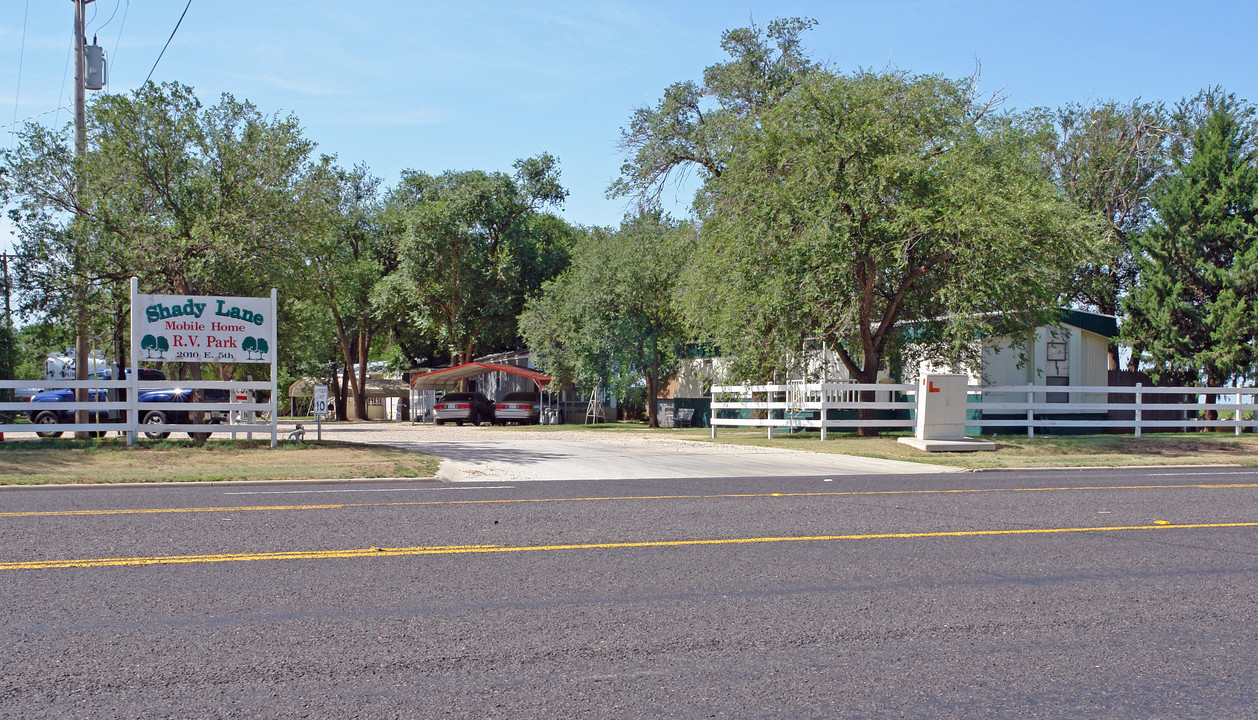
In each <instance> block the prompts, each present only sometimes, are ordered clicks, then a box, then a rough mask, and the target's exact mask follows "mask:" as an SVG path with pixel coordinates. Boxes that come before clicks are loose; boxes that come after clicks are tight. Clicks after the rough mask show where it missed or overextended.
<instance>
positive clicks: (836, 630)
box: [0, 468, 1258, 719]
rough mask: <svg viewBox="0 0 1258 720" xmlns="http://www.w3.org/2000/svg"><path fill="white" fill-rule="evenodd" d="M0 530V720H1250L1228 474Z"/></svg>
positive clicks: (126, 504) (750, 487)
mask: <svg viewBox="0 0 1258 720" xmlns="http://www.w3.org/2000/svg"><path fill="white" fill-rule="evenodd" d="M0 533H3V535H2V537H3V539H4V542H3V544H2V549H0V597H2V598H3V602H4V606H5V609H4V612H3V614H0V649H2V652H0V663H2V669H3V673H2V679H0V716H3V717H22V718H66V717H74V718H98V717H99V718H114V717H127V718H168V717H169V718H190V717H198V718H206V717H242V718H253V717H283V718H288V717H312V718H313V717H318V718H327V717H363V718H377V717H380V718H393V717H401V718H410V717H420V718H426V717H454V718H548V719H551V718H645V717H669V718H699V717H718V718H834V717H844V718H1033V717H1045V718H1255V717H1258V677H1256V675H1258V672H1256V669H1255V668H1256V667H1258V659H1256V658H1258V654H1256V651H1258V622H1256V621H1258V471H1254V470H1248V469H1241V468H1204V469H1200V468H1199V469H1192V470H1175V469H1166V468H1158V469H1149V470H1104V471H1086V472H1085V471H1052V472H1033V473H1013V472H986V473H962V474H950V475H931V476H889V475H882V476H854V477H846V478H834V479H833V480H832V481H831V482H825V481H824V480H823V479H822V478H819V477H812V478H775V479H771V480H762V479H755V478H741V479H726V480H721V479H709V480H696V479H686V480H667V481H665V480H654V481H629V480H623V481H600V482H590V481H572V482H549V483H520V484H512V483H461V484H450V483H414V484H371V483H341V484H325V485H253V486H212V487H206V486H200V487H172V488H153V487H150V488H144V487H132V488H87V489H73V490H51V489H6V490H4V491H0ZM66 561H72V562H66Z"/></svg>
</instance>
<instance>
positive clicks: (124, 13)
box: [105, 0, 131, 83]
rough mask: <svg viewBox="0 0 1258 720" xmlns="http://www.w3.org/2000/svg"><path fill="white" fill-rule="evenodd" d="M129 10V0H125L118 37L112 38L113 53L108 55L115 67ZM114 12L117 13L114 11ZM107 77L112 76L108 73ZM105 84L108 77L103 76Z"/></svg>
mask: <svg viewBox="0 0 1258 720" xmlns="http://www.w3.org/2000/svg"><path fill="white" fill-rule="evenodd" d="M130 10H131V0H127V6H126V7H125V8H124V9H123V11H122V22H121V23H119V24H118V37H116V38H114V51H113V52H112V53H110V57H111V58H112V60H111V62H113V63H114V66H115V67H117V65H118V43H119V42H121V41H122V29H123V28H125V27H126V26H127V12H128V11H130ZM115 12H117V10H116V9H115ZM106 25H108V23H106ZM109 75H113V73H109ZM105 82H106V83H108V82H109V76H108V75H106V76H105Z"/></svg>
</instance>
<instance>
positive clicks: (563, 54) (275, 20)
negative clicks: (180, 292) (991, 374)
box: [0, 0, 1258, 244]
mask: <svg viewBox="0 0 1258 720" xmlns="http://www.w3.org/2000/svg"><path fill="white" fill-rule="evenodd" d="M185 1H186V0H185ZM185 1H180V0H163V1H162V2H158V1H157V0H96V2H94V3H93V4H92V5H90V6H89V7H88V17H89V19H90V21H89V23H88V35H89V38H90V36H92V35H93V34H97V35H98V36H99V41H98V42H99V44H100V45H102V46H103V47H104V48H105V50H106V52H107V53H108V55H109V59H110V86H109V90H110V91H112V92H127V91H129V90H131V89H133V88H135V87H137V86H138V85H139V84H140V83H142V82H143V81H144V78H145V77H146V76H147V75H148V73H149V72H150V70H151V69H152V68H153V65H154V62H155V61H156V60H157V57H158V54H159V53H160V52H161V49H162V45H163V44H164V43H165V42H166V40H167V38H168V37H170V33H171V30H172V29H173V28H174V27H175V23H176V21H177V20H178V19H179V15H180V13H181V12H183V10H184V6H185ZM784 16H805V17H811V18H814V19H815V20H817V21H818V23H819V25H818V26H817V27H816V28H815V29H814V30H813V31H811V32H810V33H808V35H807V36H806V38H805V42H806V45H807V48H808V49H809V51H810V53H811V55H812V56H813V57H814V58H815V59H818V60H824V61H828V62H830V63H832V64H833V65H835V66H836V67H838V68H839V69H853V68H857V67H874V68H881V67H885V66H887V65H892V66H894V67H897V68H899V69H903V70H909V71H912V72H917V73H941V74H945V75H949V76H954V77H965V76H969V75H970V74H971V73H972V72H973V71H974V69H975V67H976V64H980V63H981V66H982V88H983V89H984V90H986V91H1002V92H1003V94H1004V95H1005V96H1006V97H1007V102H1006V106H1007V107H1013V108H1028V107H1032V106H1037V105H1038V106H1049V107H1058V106H1061V105H1063V104H1065V103H1068V102H1083V103H1087V102H1090V101H1095V100H1104V99H1109V98H1113V99H1118V100H1130V99H1134V98H1137V97H1140V98H1144V99H1146V100H1163V101H1166V102H1167V103H1173V102H1174V101H1176V100H1178V99H1180V98H1182V97H1185V96H1188V95H1192V94H1194V93H1195V92H1196V91H1197V90H1199V89H1201V88H1203V87H1205V86H1208V85H1214V84H1219V85H1223V86H1224V87H1225V88H1227V89H1228V90H1230V91H1233V92H1235V93H1236V94H1237V95H1238V96H1240V97H1242V98H1245V99H1247V100H1251V101H1255V100H1258V88H1256V87H1255V86H1256V84H1258V64H1256V63H1255V56H1256V53H1255V50H1254V48H1255V42H1254V38H1255V37H1256V36H1258V12H1256V11H1255V8H1254V6H1253V4H1252V1H1251V2H1240V1H1235V2H1233V1H1225V0H1198V1H1197V2H1192V3H1185V2H1159V1H1156V0H1155V1H1145V2H1127V1H1125V0H1120V1H1114V2H1073V1H1060V0H1059V1H1057V2H1014V1H1012V0H1010V1H1009V2H994V1H984V0H953V1H944V0H938V1H927V0H887V1H884V2H876V1H874V0H867V1H865V2H847V1H841V2H746V1H745V0H744V1H743V2H738V1H734V2H730V1H728V0H727V1H725V2H715V1H709V0H703V1H700V2H685V1H684V0H676V1H674V2H606V1H601V0H586V1H584V2H567V1H558V0H554V1H546V0H539V1H536V2H528V1H527V0H526V1H524V2H518V1H517V2H497V1H493V2H490V1H485V2H477V1H475V0H469V1H468V2H462V3H459V2H441V3H436V2H373V1H371V0H364V1H362V2H345V1H344V0H340V1H339V2H325V1H324V0H303V2H287V1H283V0H279V1H274V2H266V1H262V0H255V1H254V2H239V1H238V0H192V3H191V7H190V8H189V10H188V13H187V16H186V17H185V19H184V21H183V24H182V26H181V27H180V28H179V31H178V32H177V33H176V34H175V36H174V39H173V41H172V42H171V44H170V47H169V48H168V49H167V50H166V53H165V56H164V57H163V58H162V60H161V62H160V63H159V64H157V67H156V70H155V71H154V72H153V78H154V79H155V80H178V81H180V82H183V83H185V84H188V85H191V86H193V87H194V88H195V89H196V90H197V93H198V94H199V95H200V97H201V98H202V101H203V102H205V103H206V104H211V103H213V102H214V101H215V100H216V99H217V97H218V96H219V94H220V93H224V92H230V93H232V94H234V95H235V96H236V97H238V98H247V99H249V100H252V101H253V102H254V103H255V104H256V105H257V106H258V107H259V108H260V109H261V110H262V111H263V112H267V113H272V112H281V113H289V112H291V113H293V114H295V115H296V116H297V117H298V118H300V120H301V122H302V125H303V127H304V128H305V132H306V135H307V136H308V137H309V138H311V139H312V140H314V141H315V142H317V143H318V144H319V150H320V152H324V153H328V154H334V155H336V156H337V157H338V161H339V162H340V163H341V164H343V165H346V166H350V165H354V164H357V163H363V164H366V165H367V166H368V167H370V168H371V170H372V171H373V172H374V173H375V174H376V175H378V176H380V177H381V178H383V179H384V181H385V184H386V185H392V184H394V183H395V182H396V181H397V179H398V174H399V172H400V171H401V170H403V169H408V168H410V169H417V170H424V171H427V172H433V173H436V172H441V171H443V170H451V169H455V170H466V169H483V170H507V171H509V170H510V168H511V163H512V162H513V161H514V160H515V159H517V158H521V157H526V156H530V155H534V154H537V153H540V152H549V153H551V154H553V155H556V156H557V157H558V158H559V159H560V162H561V167H562V171H563V181H564V184H565V186H566V187H567V188H568V189H569V191H570V193H571V194H570V197H569V200H568V202H567V204H566V206H565V208H564V210H563V215H564V216H565V217H566V218H568V219H569V220H570V221H572V222H577V223H582V224H596V225H614V224H616V223H618V222H619V220H620V218H621V216H622V214H623V211H624V202H623V201H621V200H608V199H607V198H605V196H604V189H605V188H606V187H607V185H608V183H610V182H611V181H612V180H613V179H614V177H615V176H616V174H617V172H618V169H619V167H620V164H621V162H622V158H621V157H620V154H619V153H618V151H617V139H618V134H619V130H620V128H621V127H622V126H623V125H624V124H625V123H626V121H627V120H628V118H629V116H630V113H631V112H632V111H633V109H634V108H636V107H639V106H642V105H649V104H654V103H655V102H656V101H657V100H658V99H659V97H660V96H661V94H662V92H663V90H664V88H665V87H666V86H667V85H669V84H670V83H673V82H676V81H679V80H687V79H698V78H700V76H701V73H702V71H703V68H704V67H705V66H707V65H710V64H712V63H714V62H718V61H720V60H721V59H722V57H723V56H722V53H721V51H720V48H719V40H720V34H721V31H722V30H724V29H727V28H731V27H739V26H744V25H746V24H747V23H748V22H749V21H750V20H752V19H754V20H755V21H756V22H758V23H761V24H764V23H767V22H768V21H769V20H771V19H773V18H775V17H784ZM111 18H112V19H111ZM24 22H25V27H24ZM72 27H73V4H72V3H71V2H68V1H67V0H29V2H28V0H0V126H6V127H0V147H5V148H7V147H12V146H13V144H14V142H15V140H14V138H13V136H12V134H11V131H12V130H13V128H12V127H10V126H8V125H9V124H10V123H12V122H13V120H14V119H15V118H16V119H17V120H19V121H20V120H23V119H26V118H28V117H31V116H34V115H37V114H41V113H49V114H44V115H42V116H41V117H40V118H39V120H40V121H41V122H47V123H49V124H51V123H53V122H60V123H65V122H68V121H69V119H70V115H69V112H68V111H66V110H61V111H59V112H57V111H56V108H58V107H59V106H63V105H68V104H69V103H70V102H71V99H70V98H71V96H70V87H69V82H70V79H71V78H72V76H73V67H72V65H71V66H69V67H68V66H67V61H68V58H69V53H68V50H69V47H70V43H71V31H72ZM19 64H20V66H21V69H20V73H19ZM19 77H20V87H19ZM49 111H52V112H49ZM668 197H669V198H670V199H675V200H676V201H677V202H678V207H682V206H684V204H685V202H686V201H687V200H688V199H689V191H688V190H680V191H676V192H671V193H669V194H668ZM0 229H2V230H3V236H4V238H3V239H4V240H8V235H9V228H8V227H7V226H5V227H3V228H0ZM0 244H7V243H5V242H3V240H0Z"/></svg>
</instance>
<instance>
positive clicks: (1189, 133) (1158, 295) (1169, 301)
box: [1123, 88, 1258, 386]
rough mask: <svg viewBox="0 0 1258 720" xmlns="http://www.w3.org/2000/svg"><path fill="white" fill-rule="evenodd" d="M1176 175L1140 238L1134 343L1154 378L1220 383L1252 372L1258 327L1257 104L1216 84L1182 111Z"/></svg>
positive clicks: (1166, 182) (1131, 329) (1160, 191)
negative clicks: (1149, 224)
mask: <svg viewBox="0 0 1258 720" xmlns="http://www.w3.org/2000/svg"><path fill="white" fill-rule="evenodd" d="M1176 119H1177V122H1178V124H1179V126H1180V138H1179V140H1178V141H1177V142H1175V143H1174V144H1173V146H1172V162H1173V167H1174V172H1173V173H1171V174H1169V175H1167V176H1166V177H1165V178H1164V179H1163V180H1162V181H1161V182H1160V183H1159V185H1158V187H1157V190H1156V192H1155V193H1154V195H1153V199H1152V204H1153V209H1154V212H1155V213H1156V215H1157V222H1156V223H1155V224H1154V225H1153V226H1152V227H1151V228H1149V230H1148V231H1147V232H1145V233H1142V234H1141V235H1139V236H1138V237H1137V238H1135V243H1134V245H1135V250H1136V255H1137V259H1138V262H1139V264H1140V280H1139V282H1138V284H1137V286H1136V287H1135V288H1134V290H1133V292H1132V294H1131V296H1130V297H1129V298H1128V300H1127V302H1126V303H1125V304H1126V309H1127V312H1128V315H1129V317H1128V320H1127V321H1126V322H1125V323H1124V324H1123V336H1124V340H1125V342H1126V343H1128V344H1130V345H1133V346H1135V347H1144V348H1147V350H1146V352H1145V356H1144V360H1145V362H1146V363H1147V364H1148V365H1149V373H1150V375H1151V376H1153V377H1154V378H1155V379H1160V378H1163V377H1165V378H1168V379H1170V380H1171V381H1173V382H1177V383H1192V382H1199V381H1205V382H1206V383H1207V384H1208V385H1211V386H1221V385H1224V384H1226V383H1227V382H1228V381H1229V380H1232V379H1236V378H1240V377H1243V376H1245V375H1247V374H1249V373H1250V372H1251V371H1252V369H1253V366H1254V360H1255V353H1254V335H1255V332H1256V331H1258V302H1256V300H1258V297H1256V296H1258V133H1256V132H1255V116H1254V108H1253V106H1251V105H1249V104H1247V103H1243V102H1241V101H1238V100H1237V99H1236V97H1235V96H1234V95H1232V94H1225V93H1223V92H1222V91H1221V90H1220V89H1218V88H1214V89H1211V90H1208V91H1205V92H1203V93H1202V94H1201V95H1199V96H1198V97H1197V98H1195V99H1194V100H1192V101H1190V102H1186V103H1183V104H1181V106H1180V108H1179V109H1178V111H1177V112H1176Z"/></svg>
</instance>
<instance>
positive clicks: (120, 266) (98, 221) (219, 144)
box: [3, 83, 330, 376]
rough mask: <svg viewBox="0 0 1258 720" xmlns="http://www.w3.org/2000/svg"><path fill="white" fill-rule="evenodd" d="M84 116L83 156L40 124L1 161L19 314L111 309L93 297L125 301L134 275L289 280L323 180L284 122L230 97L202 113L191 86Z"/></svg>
mask: <svg viewBox="0 0 1258 720" xmlns="http://www.w3.org/2000/svg"><path fill="white" fill-rule="evenodd" d="M87 119H88V148H87V153H86V155H85V156H83V157H82V158H79V159H76V158H75V156H74V152H73V145H72V143H71V141H70V136H69V133H68V132H66V131H58V130H52V129H48V128H44V127H42V126H38V125H28V126H27V127H26V128H25V129H24V131H23V133H22V136H21V142H20V143H19V145H18V146H17V147H16V148H14V149H13V150H10V151H7V152H6V153H5V155H4V158H3V168H4V171H5V172H4V177H5V183H4V190H5V198H6V200H8V201H9V202H10V203H12V204H13V205H15V207H14V208H13V212H12V217H13V218H14V220H15V222H16V224H17V226H18V229H19V235H20V237H21V240H20V242H19V244H18V248H17V254H18V277H19V283H20V286H21V288H20V289H21V291H22V298H23V309H24V310H25V311H26V313H27V314H28V315H32V316H35V317H43V316H48V315H52V316H56V317H62V318H68V317H72V314H73V312H74V309H75V304H76V303H78V302H89V303H92V306H93V307H99V306H101V305H105V304H109V305H113V303H112V302H105V301H103V300H102V297H101V294H102V293H108V292H112V293H113V294H114V295H115V296H118V295H123V296H125V289H123V290H122V292H121V293H119V292H118V291H119V289H120V288H124V287H125V285H124V283H125V281H126V279H127V278H128V277H130V276H132V275H135V276H138V277H140V279H141V287H142V288H143V289H144V290H146V291H149V292H159V293H180V294H224V295H265V294H267V293H268V292H269V288H270V287H273V286H280V287H282V288H284V289H285V290H288V289H289V288H294V287H295V286H298V285H299V284H300V281H299V280H298V278H297V273H296V269H297V266H298V259H299V258H300V257H302V252H300V249H299V246H300V245H301V243H302V242H303V241H304V240H305V239H307V238H308V237H309V233H311V232H312V230H315V229H317V228H319V227H321V226H322V225H323V224H324V223H325V220H326V212H325V206H326V203H325V202H324V198H325V197H326V195H327V190H326V188H327V185H328V183H329V182H330V173H329V172H328V167H329V161H328V159H327V158H315V157H314V143H312V142H311V141H309V140H308V139H306V138H305V137H303V135H302V132H301V128H300V126H299V125H298V122H297V120H296V118H294V117H292V116H278V115H276V116H267V115H264V114H262V113H261V112H260V111H259V110H258V109H257V108H256V107H254V106H253V105H252V104H251V103H249V102H245V101H239V100H237V99H235V98H233V97H232V96H230V95H223V96H222V98H221V99H220V100H219V102H218V103H216V104H214V105H212V106H209V107H206V106H203V105H202V103H201V102H200V100H199V99H198V98H197V97H196V95H195V93H194V92H193V91H192V89H191V88H189V87H186V86H184V85H179V84H174V83H167V84H162V85H155V84H152V83H150V84H147V85H145V86H143V87H142V88H140V89H138V90H136V91H134V92H132V93H130V94H126V95H112V94H107V95H101V96H99V97H98V98H97V99H96V100H95V102H93V103H92V104H91V105H90V106H89V108H88V118H87ZM80 177H81V178H83V179H84V180H85V182H84V183H83V185H84V187H85V190H84V191H82V192H76V180H77V179H79V178H80ZM84 288H87V289H88V290H89V292H87V293H86V294H85V293H84ZM118 319H119V321H120V322H124V323H125V316H122V317H120V318H118ZM119 352H121V347H119ZM192 371H193V373H194V376H195V374H198V373H199V366H197V367H194V368H193V369H192Z"/></svg>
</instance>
